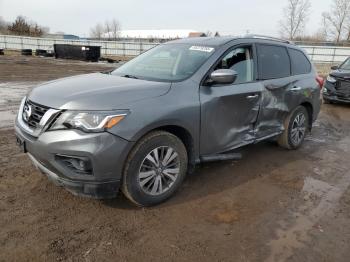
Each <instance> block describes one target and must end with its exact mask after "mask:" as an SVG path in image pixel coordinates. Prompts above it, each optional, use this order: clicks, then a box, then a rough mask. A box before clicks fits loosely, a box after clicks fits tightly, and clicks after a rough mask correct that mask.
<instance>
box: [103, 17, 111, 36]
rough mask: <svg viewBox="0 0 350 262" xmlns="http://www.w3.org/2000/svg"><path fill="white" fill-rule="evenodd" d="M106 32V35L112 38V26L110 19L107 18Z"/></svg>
mask: <svg viewBox="0 0 350 262" xmlns="http://www.w3.org/2000/svg"><path fill="white" fill-rule="evenodd" d="M104 33H105V37H107V38H108V40H110V39H111V34H112V32H111V26H110V23H109V21H108V20H106V22H105V27H104Z"/></svg>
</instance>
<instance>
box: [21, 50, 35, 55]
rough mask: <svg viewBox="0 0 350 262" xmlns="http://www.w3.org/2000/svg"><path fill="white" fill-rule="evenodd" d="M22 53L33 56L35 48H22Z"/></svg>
mask: <svg viewBox="0 0 350 262" xmlns="http://www.w3.org/2000/svg"><path fill="white" fill-rule="evenodd" d="M21 54H22V55H28V56H31V55H33V50H32V49H22V51H21Z"/></svg>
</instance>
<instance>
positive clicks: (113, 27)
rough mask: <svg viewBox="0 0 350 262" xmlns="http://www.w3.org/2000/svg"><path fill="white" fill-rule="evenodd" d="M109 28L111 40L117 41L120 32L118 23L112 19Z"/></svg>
mask: <svg viewBox="0 0 350 262" xmlns="http://www.w3.org/2000/svg"><path fill="white" fill-rule="evenodd" d="M110 28H111V34H112V37H113V40H117V39H118V37H119V33H120V30H121V26H120V23H119V21H118V20H117V19H112V20H111V22H110Z"/></svg>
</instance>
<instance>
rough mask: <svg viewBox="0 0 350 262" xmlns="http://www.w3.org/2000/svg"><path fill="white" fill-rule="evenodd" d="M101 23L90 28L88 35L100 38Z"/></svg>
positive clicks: (101, 32) (101, 33)
mask: <svg viewBox="0 0 350 262" xmlns="http://www.w3.org/2000/svg"><path fill="white" fill-rule="evenodd" d="M103 33H104V30H103V25H102V24H101V23H97V24H96V25H95V26H94V27H92V28H91V29H90V37H92V38H97V39H101V38H102V37H103Z"/></svg>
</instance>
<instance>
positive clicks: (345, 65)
mask: <svg viewBox="0 0 350 262" xmlns="http://www.w3.org/2000/svg"><path fill="white" fill-rule="evenodd" d="M340 69H344V70H350V59H347V60H346V61H345V62H344V63H343V64H342V65H341V66H340Z"/></svg>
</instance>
